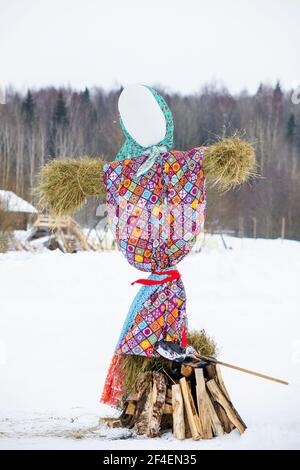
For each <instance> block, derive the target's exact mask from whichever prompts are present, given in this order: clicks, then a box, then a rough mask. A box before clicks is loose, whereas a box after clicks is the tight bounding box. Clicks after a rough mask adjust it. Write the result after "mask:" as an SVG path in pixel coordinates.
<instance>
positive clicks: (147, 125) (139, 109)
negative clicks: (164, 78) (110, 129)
mask: <svg viewBox="0 0 300 470" xmlns="http://www.w3.org/2000/svg"><path fill="white" fill-rule="evenodd" d="M118 106H119V112H120V115H121V118H122V121H123V123H124V126H125V127H126V130H127V132H128V133H129V134H130V135H131V137H133V139H134V140H135V141H136V142H137V143H138V144H140V145H141V146H142V147H149V146H150V145H157V144H158V143H159V142H161V141H162V140H163V138H164V137H165V135H166V128H167V125H166V119H165V116H164V114H163V112H162V110H161V109H160V107H159V104H158V103H157V101H156V99H155V98H154V96H153V94H152V93H151V91H150V90H149V89H148V88H146V87H145V86H143V85H129V86H127V87H126V88H124V90H123V91H122V93H121V94H120V97H119V104H118Z"/></svg>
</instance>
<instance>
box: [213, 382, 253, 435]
mask: <svg viewBox="0 0 300 470" xmlns="http://www.w3.org/2000/svg"><path fill="white" fill-rule="evenodd" d="M206 385H207V387H208V389H209V391H210V393H211V395H212V397H213V399H214V400H215V401H216V402H218V403H219V404H220V405H221V406H222V407H223V409H224V410H225V412H226V414H227V416H228V418H229V419H230V421H231V422H232V424H233V425H234V426H235V427H236V428H237V429H238V430H239V432H240V433H241V434H242V433H243V432H244V431H245V429H246V425H245V423H244V422H243V421H242V420H241V418H240V416H239V415H238V414H237V413H236V411H235V409H234V408H233V407H232V406H231V403H230V402H229V401H228V400H227V398H226V397H225V396H224V395H223V393H222V392H221V390H220V388H219V387H218V385H217V383H216V382H215V380H214V379H212V380H209V381H208V382H207V384H206Z"/></svg>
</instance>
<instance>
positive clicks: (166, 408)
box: [163, 403, 173, 415]
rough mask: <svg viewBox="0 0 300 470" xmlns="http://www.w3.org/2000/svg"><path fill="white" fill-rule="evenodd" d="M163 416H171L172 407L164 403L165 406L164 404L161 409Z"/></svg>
mask: <svg viewBox="0 0 300 470" xmlns="http://www.w3.org/2000/svg"><path fill="white" fill-rule="evenodd" d="M163 414H164V415H171V414H173V406H172V405H169V404H168V403H165V404H164V408H163Z"/></svg>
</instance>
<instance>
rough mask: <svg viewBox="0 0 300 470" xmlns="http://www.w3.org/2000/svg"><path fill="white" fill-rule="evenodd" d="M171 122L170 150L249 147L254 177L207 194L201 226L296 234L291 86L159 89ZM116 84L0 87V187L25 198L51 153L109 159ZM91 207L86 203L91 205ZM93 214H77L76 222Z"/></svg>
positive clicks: (295, 107) (296, 109)
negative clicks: (246, 143) (242, 142)
mask: <svg viewBox="0 0 300 470" xmlns="http://www.w3.org/2000/svg"><path fill="white" fill-rule="evenodd" d="M158 91H159V92H160V93H161V94H162V95H163V96H164V97H165V98H166V100H167V102H168V103H169V105H170V107H171V110H172V112H173V116H174V121H175V144H174V148H176V149H190V148H193V147H196V146H200V145H202V144H209V143H211V142H214V141H215V140H216V139H218V138H219V137H225V136H230V135H232V134H233V133H234V132H236V131H239V132H240V133H241V134H242V135H243V136H244V137H245V138H247V139H249V140H250V141H251V142H253V144H254V145H255V148H256V153H257V160H258V172H259V174H260V176H259V177H258V178H257V179H256V180H254V181H252V182H250V183H249V184H245V185H244V186H243V187H241V188H239V189H236V190H233V191H230V192H228V193H226V194H218V193H217V192H216V191H215V190H214V189H213V188H209V191H208V211H207V215H208V216H207V227H209V228H210V229H211V230H212V229H215V230H218V229H223V230H230V231H234V232H235V233H239V234H240V235H241V234H244V235H248V236H252V235H253V234H254V233H256V235H257V236H263V237H278V236H280V234H281V228H282V221H283V218H284V220H285V231H286V233H285V235H286V237H288V238H294V239H300V104H293V101H295V100H293V99H292V91H289V92H287V91H283V90H282V89H281V87H280V84H279V83H277V85H276V86H275V87H271V86H269V85H264V84H261V85H260V86H259V87H258V90H257V92H256V93H255V94H251V95H250V94H248V93H247V92H246V91H244V92H242V93H240V94H238V95H234V96H233V95H231V94H230V93H229V92H228V91H227V90H226V89H225V88H222V87H217V86H214V85H208V86H206V87H204V88H203V89H201V90H200V91H199V92H198V93H195V94H191V95H188V96H182V95H180V94H177V93H170V92H165V91H164V90H161V89H160V90H158ZM119 94H120V89H115V90H111V91H104V90H103V89H101V88H92V89H88V88H86V89H85V90H82V91H80V92H79V91H76V90H73V89H71V88H63V89H57V88H54V87H49V88H43V89H39V90H28V91H27V93H26V94H24V95H22V94H21V93H19V92H18V91H16V90H14V89H12V88H11V89H8V90H7V92H6V104H4V105H0V189H10V190H13V191H15V192H16V193H17V194H18V195H20V196H22V197H25V198H26V199H28V200H32V197H33V196H32V188H33V187H34V186H35V184H36V178H37V174H38V171H39V169H40V167H41V165H43V164H45V163H46V162H47V161H49V160H50V159H52V158H65V157H72V158H74V157H79V156H82V155H89V156H93V157H97V156H100V155H101V156H104V157H105V158H106V159H108V160H112V159H113V158H114V156H115V155H116V154H117V152H118V150H119V148H120V146H121V144H122V142H123V135H122V132H121V130H120V126H119V123H118V112H117V100H118V97H119ZM90 207H91V206H90ZM89 214H94V204H92V211H91V209H89V206H87V209H86V210H85V209H83V211H81V220H82V221H85V222H89V221H90V215H89Z"/></svg>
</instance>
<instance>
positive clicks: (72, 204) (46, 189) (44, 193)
mask: <svg viewBox="0 0 300 470" xmlns="http://www.w3.org/2000/svg"><path fill="white" fill-rule="evenodd" d="M104 163H105V162H104V161H103V160H100V159H94V158H89V157H81V158H79V159H78V160H52V161H51V162H50V163H48V164H47V165H45V166H44V167H43V168H42V170H41V173H40V178H39V185H38V188H37V193H38V195H39V205H40V207H41V208H42V209H47V210H49V211H50V212H51V213H53V214H55V215H57V216H62V215H67V214H71V213H72V212H74V211H75V210H76V209H79V208H80V206H82V204H84V202H85V200H86V197H87V196H101V195H104V194H105V186H104V183H103V165H104Z"/></svg>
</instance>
